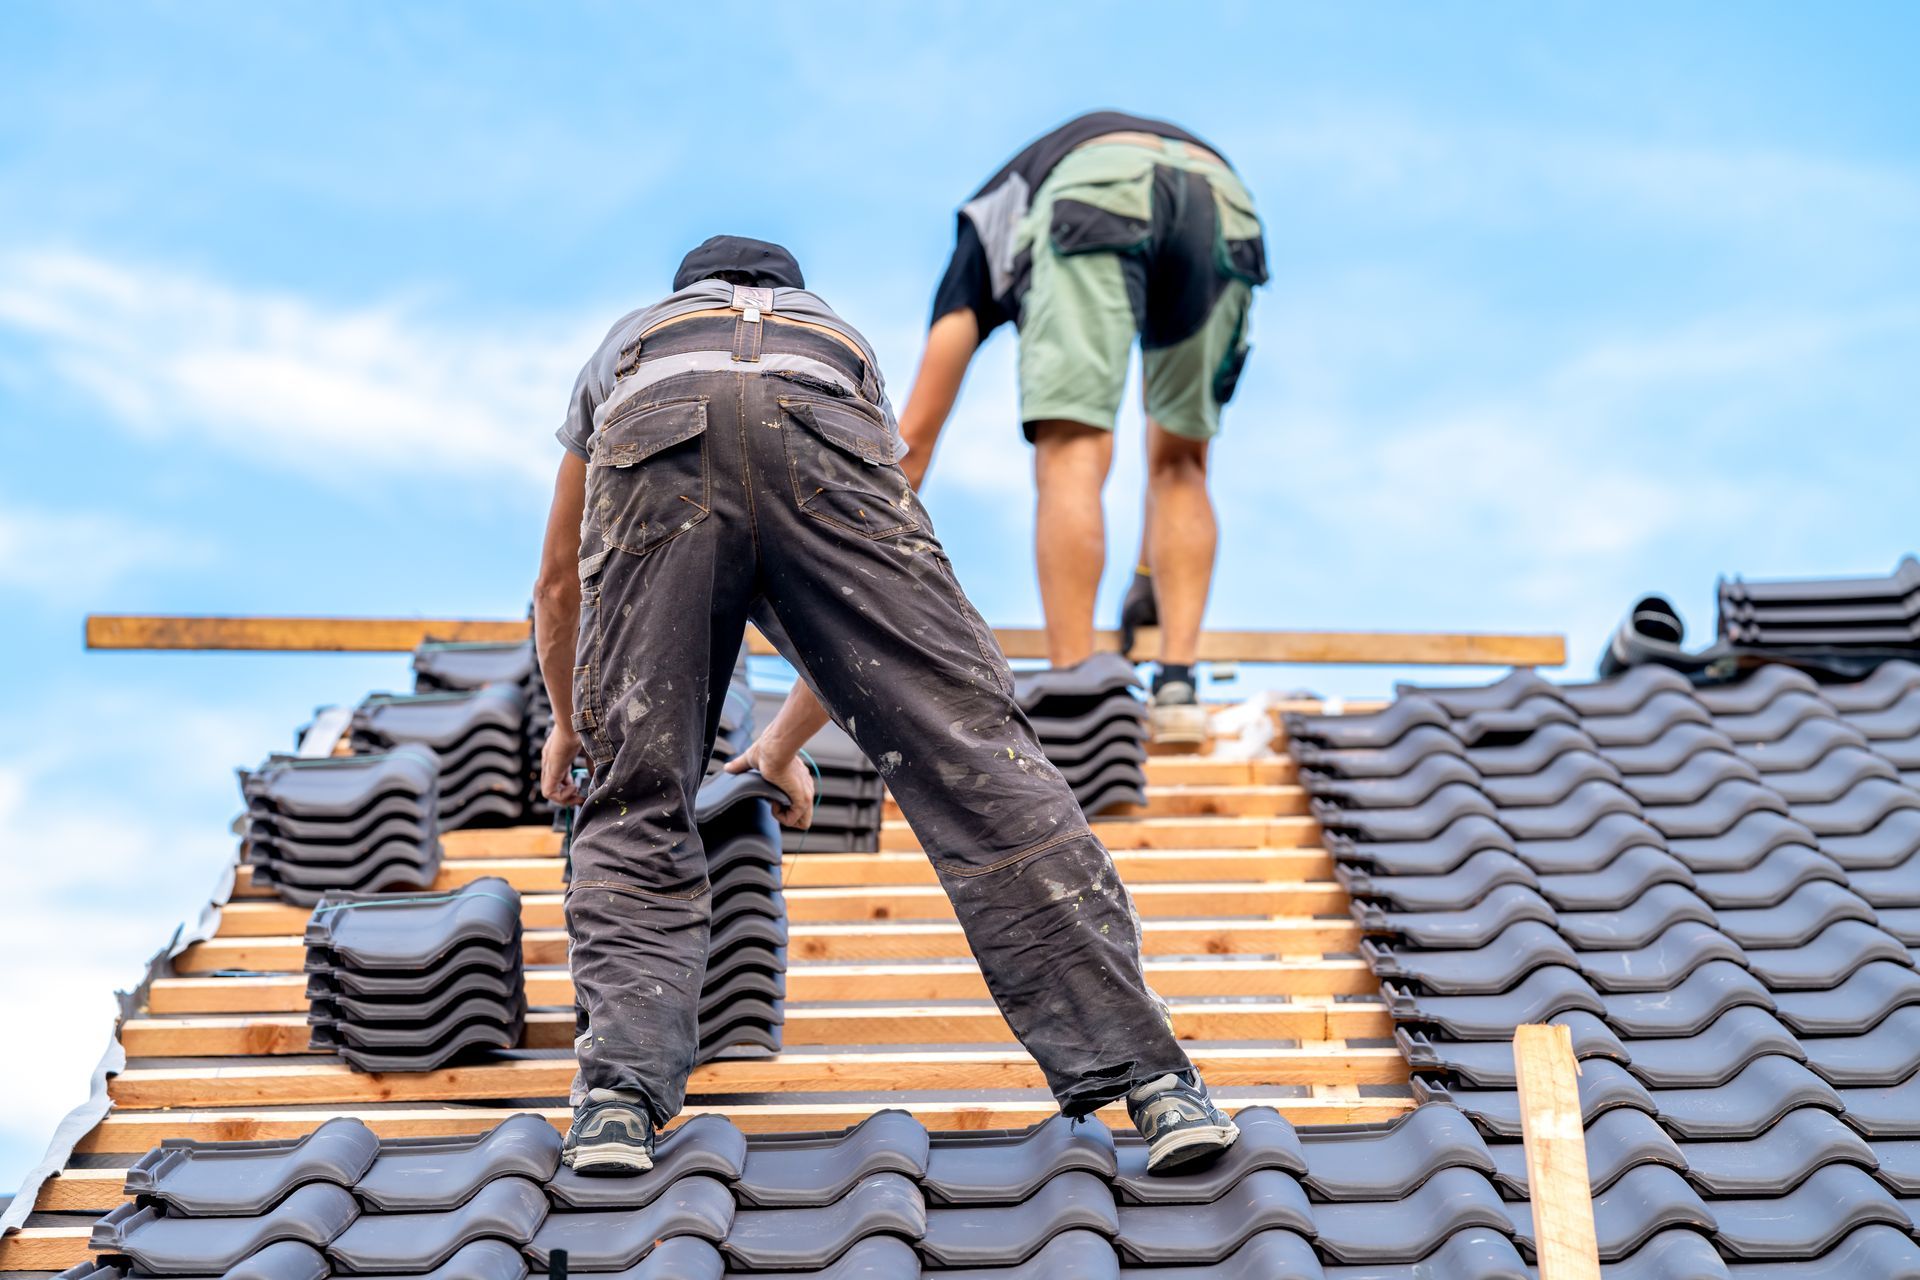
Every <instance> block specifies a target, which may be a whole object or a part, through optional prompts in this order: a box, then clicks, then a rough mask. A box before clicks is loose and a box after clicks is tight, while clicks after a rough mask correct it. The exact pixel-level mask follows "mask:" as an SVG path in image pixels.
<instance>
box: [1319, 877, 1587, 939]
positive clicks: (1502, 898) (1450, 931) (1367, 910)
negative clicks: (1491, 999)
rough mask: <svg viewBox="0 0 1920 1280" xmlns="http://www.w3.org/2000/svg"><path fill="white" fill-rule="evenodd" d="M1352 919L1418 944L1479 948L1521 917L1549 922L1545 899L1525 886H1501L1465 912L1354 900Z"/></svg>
mask: <svg viewBox="0 0 1920 1280" xmlns="http://www.w3.org/2000/svg"><path fill="white" fill-rule="evenodd" d="M1352 912H1353V918H1354V920H1355V921H1356V922H1358V924H1359V925H1360V928H1361V930H1362V931H1363V932H1366V933H1373V934H1390V935H1393V936H1397V937H1400V938H1404V939H1405V940H1406V941H1407V942H1409V943H1411V944H1413V945H1415V946H1421V947H1483V946H1485V945H1486V944H1487V943H1488V942H1490V941H1492V940H1493V939H1494V938H1495V937H1497V936H1498V935H1499V934H1500V933H1501V932H1503V931H1504V930H1505V929H1507V928H1508V927H1509V926H1510V925H1513V924H1515V923H1516V922H1518V921H1521V920H1539V921H1543V922H1545V923H1547V924H1552V923H1554V922H1555V921H1556V919H1557V918H1558V917H1556V916H1555V915H1554V911H1553V908H1552V907H1550V906H1548V905H1547V900H1546V899H1545V898H1543V897H1541V896H1540V895H1539V894H1538V893H1535V892H1534V891H1533V890H1532V889H1529V888H1527V887H1526V886H1525V885H1517V884H1508V885H1501V886H1500V887H1499V888H1497V889H1495V890H1494V891H1493V892H1491V893H1489V894H1488V895H1487V896H1486V897H1485V898H1483V899H1481V900H1480V901H1479V902H1477V903H1475V904H1474V905H1473V906H1472V907H1471V908H1470V909H1468V910H1465V911H1384V910H1382V909H1381V908H1379V907H1377V906H1374V905H1372V904H1371V903H1366V902H1355V903H1354V904H1353V907H1352Z"/></svg>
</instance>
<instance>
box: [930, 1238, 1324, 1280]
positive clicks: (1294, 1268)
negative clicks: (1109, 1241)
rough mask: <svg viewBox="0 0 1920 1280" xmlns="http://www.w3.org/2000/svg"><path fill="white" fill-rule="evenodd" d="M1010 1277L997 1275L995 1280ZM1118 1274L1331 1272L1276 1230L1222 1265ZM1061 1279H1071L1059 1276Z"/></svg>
mask: <svg viewBox="0 0 1920 1280" xmlns="http://www.w3.org/2000/svg"><path fill="white" fill-rule="evenodd" d="M942 1274H946V1273H942ZM978 1274H979V1277H980V1280H988V1278H987V1274H986V1273H984V1272H982V1273H978ZM1011 1274H1013V1273H1010V1272H996V1273H994V1275H993V1280H1001V1277H1002V1276H1006V1275H1011ZM1075 1274H1076V1275H1077V1274H1079V1273H1075ZM1119 1274H1120V1275H1121V1276H1126V1277H1133V1278H1134V1280H1325V1277H1326V1276H1327V1275H1329V1274H1331V1272H1329V1271H1328V1270H1325V1269H1323V1268H1322V1267H1321V1265H1320V1257H1319V1255H1318V1254H1316V1253H1315V1252H1314V1251H1313V1246H1312V1245H1310V1244H1308V1243H1307V1242H1306V1240H1305V1239H1303V1238H1302V1237H1301V1236H1299V1235H1296V1234H1295V1233H1293V1232H1291V1231H1283V1230H1279V1229H1275V1230H1272V1231H1262V1232H1260V1233H1259V1234H1258V1235H1256V1236H1254V1237H1253V1238H1252V1239H1250V1240H1248V1241H1247V1242H1246V1243H1245V1244H1243V1245H1241V1246H1240V1247H1239V1248H1238V1249H1235V1250H1234V1251H1233V1252H1232V1253H1230V1254H1228V1255H1227V1256H1226V1257H1225V1258H1223V1259H1221V1260H1220V1261H1219V1262H1215V1263H1208V1264H1204V1265H1201V1266H1193V1267H1122V1268H1120V1271H1119ZM1023 1280H1024V1278H1023ZM1031 1280H1056V1273H1055V1272H1052V1271H1043V1272H1035V1273H1034V1274H1033V1276H1032V1277H1031ZM1058 1280H1069V1278H1068V1277H1067V1276H1065V1275H1060V1276H1059V1278H1058Z"/></svg>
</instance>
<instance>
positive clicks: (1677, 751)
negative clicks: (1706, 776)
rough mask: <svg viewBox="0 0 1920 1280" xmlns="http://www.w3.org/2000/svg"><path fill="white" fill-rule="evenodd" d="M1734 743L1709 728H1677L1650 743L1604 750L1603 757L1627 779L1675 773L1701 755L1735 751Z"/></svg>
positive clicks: (1691, 725) (1693, 725) (1688, 725)
mask: <svg viewBox="0 0 1920 1280" xmlns="http://www.w3.org/2000/svg"><path fill="white" fill-rule="evenodd" d="M1733 750H1736V749H1735V747H1734V745H1733V739H1732V738H1729V737H1728V736H1727V735H1726V734H1724V733H1721V732H1720V731H1719V730H1718V729H1716V728H1714V727H1713V726H1712V725H1709V724H1702V723H1700V722H1698V721H1692V722H1689V723H1686V724H1677V725H1674V726H1673V727H1672V728H1671V729H1669V730H1667V732H1665V733H1663V734H1661V735H1660V736H1659V737H1657V738H1655V739H1653V740H1652V741H1650V742H1641V743H1633V744H1627V743H1619V744H1616V745H1614V746H1610V747H1602V748H1601V754H1602V755H1604V756H1606V758H1607V759H1609V760H1611V761H1613V765H1614V767H1615V768H1616V769H1618V770H1620V772H1621V773H1623V774H1625V775H1626V776H1628V777H1633V776H1634V775H1636V774H1662V773H1672V772H1673V771H1674V770H1675V769H1678V768H1680V767H1681V766H1682V765H1684V764H1685V763H1686V762H1687V761H1689V760H1691V759H1693V757H1695V756H1697V755H1699V754H1700V753H1701V752H1702V751H1733Z"/></svg>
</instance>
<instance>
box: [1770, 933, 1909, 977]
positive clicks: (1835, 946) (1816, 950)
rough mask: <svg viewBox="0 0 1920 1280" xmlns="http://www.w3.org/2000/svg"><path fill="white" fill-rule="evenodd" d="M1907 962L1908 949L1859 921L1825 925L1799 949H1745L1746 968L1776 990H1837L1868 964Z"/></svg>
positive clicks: (1891, 937)
mask: <svg viewBox="0 0 1920 1280" xmlns="http://www.w3.org/2000/svg"><path fill="white" fill-rule="evenodd" d="M1908 959H1909V957H1908V955H1907V949H1906V948H1905V947H1903V946H1901V945H1900V943H1899V941H1898V940H1897V939H1895V938H1894V937H1893V936H1892V935H1890V934H1887V933H1884V932H1882V931H1881V930H1879V929H1876V928H1874V927H1873V926H1872V925H1870V924H1866V923H1864V922H1863V921H1859V920H1841V921H1840V922H1839V923H1837V924H1831V925H1828V926H1827V927H1826V928H1825V929H1824V930H1822V931H1821V932H1820V933H1819V934H1818V935H1817V936H1816V937H1815V938H1814V939H1813V940H1812V941H1811V942H1808V943H1805V944H1804V945H1802V946H1798V947H1783V948H1780V949H1779V950H1773V951H1761V950H1757V949H1754V948H1751V947H1749V948H1748V949H1747V967H1748V968H1750V969H1752V970H1753V973H1754V976H1755V977H1757V978H1759V979H1760V980H1761V981H1762V982H1765V983H1766V984H1767V985H1768V986H1769V987H1771V988H1773V989H1774V990H1775V991H1786V990H1795V989H1799V990H1815V989H1820V988H1826V987H1836V986H1839V985H1840V983H1841V982H1842V981H1843V980H1844V979H1845V978H1846V976H1847V975H1848V974H1850V973H1852V972H1854V971H1855V970H1857V969H1859V968H1860V967H1861V966H1862V965H1865V964H1867V963H1868V962H1870V961H1873V960H1891V961H1893V962H1894V963H1895V964H1903V963H1907V962H1908Z"/></svg>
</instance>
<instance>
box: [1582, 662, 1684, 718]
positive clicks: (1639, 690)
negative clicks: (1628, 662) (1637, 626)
mask: <svg viewBox="0 0 1920 1280" xmlns="http://www.w3.org/2000/svg"><path fill="white" fill-rule="evenodd" d="M1692 689H1693V685H1692V683H1691V682H1690V681H1688V679H1687V678H1686V677H1685V676H1683V675H1681V674H1680V673H1679V672H1677V671H1674V670H1672V669H1670V668H1667V667H1659V666H1636V667H1631V668H1629V669H1628V670H1626V671H1625V672H1623V673H1622V674H1620V675H1618V676H1613V677H1611V678H1609V679H1606V680H1597V681H1594V682H1593V683H1591V684H1565V685H1561V686H1560V696H1561V697H1562V698H1565V699H1566V700H1567V703H1568V705H1569V706H1571V707H1573V709H1574V710H1576V711H1578V712H1579V713H1580V714H1581V715H1583V716H1619V715H1626V714H1628V713H1629V712H1633V711H1637V710H1638V709H1639V708H1641V707H1642V706H1644V705H1646V701H1647V699H1648V698H1651V697H1652V696H1653V695H1654V694H1656V693H1663V692H1675V693H1690V692H1692Z"/></svg>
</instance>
